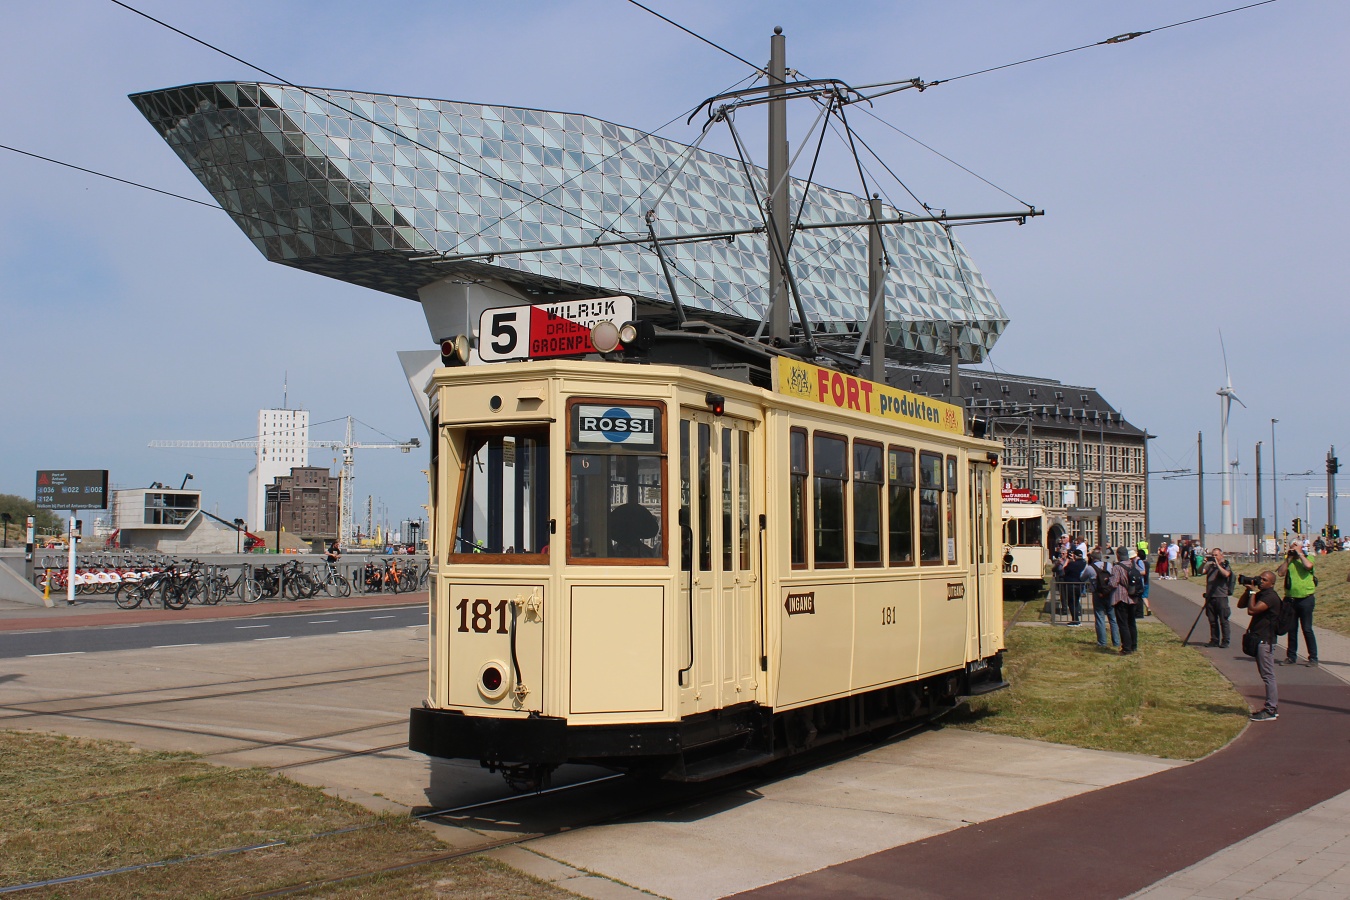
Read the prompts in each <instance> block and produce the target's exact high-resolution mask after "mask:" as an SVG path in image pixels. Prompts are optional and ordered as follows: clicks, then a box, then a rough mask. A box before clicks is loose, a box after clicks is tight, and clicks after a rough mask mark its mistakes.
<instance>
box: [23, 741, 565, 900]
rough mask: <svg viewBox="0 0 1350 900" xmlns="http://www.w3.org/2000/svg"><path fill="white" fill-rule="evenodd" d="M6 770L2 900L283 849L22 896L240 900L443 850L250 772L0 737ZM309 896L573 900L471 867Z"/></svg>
mask: <svg viewBox="0 0 1350 900" xmlns="http://www.w3.org/2000/svg"><path fill="white" fill-rule="evenodd" d="M0 759H3V760H4V778H3V780H0V887H6V886H13V885H17V884H25V883H29V882H33V881H41V880H47V879H53V878H60V877H62V876H67V875H76V874H81V873H85V872H93V871H99V870H104V869H113V868H118V867H121V866H130V865H136V864H139V863H150V862H159V861H163V860H172V859H178V858H182V857H187V856H196V855H200V854H210V853H211V852H212V851H219V850H227V849H233V848H239V847H247V846H253V845H258V844H267V843H270V842H274V841H284V842H285V843H284V844H281V845H279V846H273V847H268V848H266V849H258V850H250V851H248V852H245V853H236V854H232V855H222V856H216V857H213V858H205V859H198V860H194V861H191V862H186V863H183V864H181V865H174V866H169V867H164V868H152V869H145V870H142V871H138V872H128V873H124V874H119V875H111V876H108V877H105V878H98V879H94V880H91V881H84V882H75V883H71V884H65V885H58V886H53V887H50V888H46V889H43V890H35V891H31V892H25V893H24V896H38V897H91V898H92V897H97V898H100V900H102V898H112V900H121V898H141V897H175V898H177V897H216V896H237V895H240V894H247V893H252V892H256V891H263V890H267V889H272V888H281V887H285V886H288V885H293V884H298V883H302V882H304V881H306V880H310V879H322V878H328V877H335V876H338V875H342V874H345V873H349V872H352V871H357V870H363V869H373V868H378V867H381V866H388V865H396V864H398V863H402V862H409V861H412V860H415V859H418V858H421V857H425V856H430V855H434V854H436V853H437V852H444V850H445V848H444V846H443V845H442V844H440V843H439V842H438V841H437V840H435V838H433V837H432V836H431V835H430V834H429V833H428V832H427V831H425V830H424V829H422V828H420V827H418V826H417V825H415V824H413V823H412V822H410V821H409V820H407V819H406V818H403V817H399V816H385V815H378V814H376V813H372V812H370V811H369V810H366V809H365V808H363V807H360V806H357V805H356V804H353V803H348V802H346V801H342V800H337V799H335V798H333V797H330V796H328V795H327V794H324V793H323V792H321V791H319V790H318V789H317V788H312V787H308V786H306V785H301V784H298V783H296V782H293V781H289V780H287V779H285V778H281V777H278V776H275V775H269V774H267V773H265V772H262V771H259V770H256V769H226V768H221V767H217V766H211V765H208V764H206V763H204V762H201V761H200V760H198V759H197V758H196V757H195V756H193V755H191V754H185V753H151V752H141V751H138V750H136V749H135V748H133V747H130V746H128V745H126V744H120V743H113V742H109V741H90V740H81V739H76V738H68V737H62V736H59V735H49V734H36V733H31V732H12V731H0ZM343 829H350V830H346V831H342V830H343ZM339 831H341V833H333V832H339ZM307 896H324V897H351V898H356V897H380V898H402V897H426V896H437V897H507V898H574V897H575V896H576V895H574V894H571V893H569V892H567V891H563V890H560V889H557V888H555V887H552V886H550V885H547V884H544V883H542V882H538V881H535V880H533V879H531V878H529V877H527V876H525V875H523V874H521V873H519V872H516V871H514V870H512V869H509V868H506V867H504V866H501V865H498V864H497V863H495V862H492V861H490V860H486V859H482V858H472V857H470V858H465V859H460V860H455V861H452V862H447V863H441V864H437V865H434V866H426V867H421V868H418V869H413V870H410V871H408V872H404V873H399V874H396V875H390V876H384V877H380V878H378V879H367V880H365V881H362V882H356V883H352V884H349V885H344V886H342V887H340V888H329V889H326V890H324V891H322V892H321V893H312V894H308V895H307Z"/></svg>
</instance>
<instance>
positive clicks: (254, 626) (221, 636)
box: [0, 602, 427, 659]
mask: <svg viewBox="0 0 1350 900" xmlns="http://www.w3.org/2000/svg"><path fill="white" fill-rule="evenodd" d="M426 624H427V605H426V603H425V602H421V603H417V604H414V605H412V606H390V607H385V608H383V609H352V610H341V611H338V610H327V611H324V612H310V613H300V614H296V615H284V616H277V615H271V616H258V617H256V618H247V619H238V618H236V619H208V620H198V621H184V622H162V623H160V622H156V623H145V624H142V625H106V626H101V627H99V626H94V627H89V628H54V629H50V630H48V629H42V628H34V629H32V630H31V631H11V632H5V633H0V659H13V658H15V657H25V656H55V655H59V654H69V655H74V654H80V653H99V652H101V651H105V650H140V649H146V648H158V647H192V646H196V645H199V644H228V643H235V642H239V641H281V640H286V639H287V638H293V637H310V636H312V635H323V634H355V633H360V632H362V631H385V630H388V629H391V628H417V627H420V626H424V625H426Z"/></svg>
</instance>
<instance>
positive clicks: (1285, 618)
mask: <svg viewBox="0 0 1350 900" xmlns="http://www.w3.org/2000/svg"><path fill="white" fill-rule="evenodd" d="M1296 628H1298V610H1297V609H1295V608H1294V601H1293V600H1285V599H1281V600H1280V608H1279V609H1278V610H1276V612H1275V634H1277V635H1281V634H1289V633H1290V632H1292V631H1293V630H1294V629H1296Z"/></svg>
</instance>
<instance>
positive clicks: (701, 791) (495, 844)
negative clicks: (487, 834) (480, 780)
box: [238, 710, 950, 900]
mask: <svg viewBox="0 0 1350 900" xmlns="http://www.w3.org/2000/svg"><path fill="white" fill-rule="evenodd" d="M948 712H950V710H943V711H942V712H940V713H936V714H934V715H932V716H929V717H927V718H925V719H923V720H921V721H918V722H914V723H911V724H909V725H907V726H903V727H901V728H899V729H894V730H892V731H890V732H888V733H887V734H886V735H885V736H884V737H872V738H870V739H863V738H861V737H859V738H851V739H846V740H844V741H842V742H840V743H841V746H837V747H836V746H831V747H827V748H822V749H821V750H819V751H815V752H807V753H804V754H802V755H801V756H799V757H789V758H787V759H785V760H781V761H779V762H778V763H774V764H770V765H769V766H767V767H765V768H766V769H770V770H772V771H769V772H765V771H764V770H761V769H755V770H751V771H750V772H746V773H741V774H736V775H730V776H727V777H726V778H722V779H718V780H716V781H714V782H709V783H708V784H706V785H697V786H696V787H693V788H690V787H689V786H688V785H684V784H678V783H675V782H659V781H650V780H647V781H639V780H638V779H636V778H634V776H628V775H623V774H618V773H616V774H612V775H606V776H602V777H600V778H596V779H592V780H589V781H584V782H578V783H576V784H571V785H564V786H561V787H558V788H548V789H545V790H543V791H536V792H532V793H529V794H517V795H514V796H510V797H504V798H501V799H498V800H486V801H480V802H478V803H473V804H468V805H465V806H460V807H453V808H449V809H443V810H432V811H429V812H424V813H417V814H414V815H413V816H412V818H413V819H414V820H416V821H422V822H431V823H435V824H442V825H449V826H452V827H457V828H463V829H465V830H467V831H474V832H476V829H474V828H471V827H469V826H467V825H465V824H464V821H456V817H459V816H462V815H463V814H465V813H469V812H473V813H474V814H475V815H474V817H473V818H474V819H478V820H481V819H484V818H486V816H485V812H486V811H487V810H491V809H493V808H497V807H505V806H510V805H514V804H519V803H521V802H524V801H528V800H532V799H538V798H539V797H542V796H545V795H548V794H552V793H558V792H562V791H570V790H577V789H580V788H586V787H592V786H594V785H598V784H603V783H606V782H610V781H613V780H615V779H627V778H634V780H635V782H637V783H639V784H641V785H644V786H646V788H647V791H648V792H650V791H651V789H652V787H653V786H665V787H666V788H668V789H669V790H670V791H672V792H678V793H679V796H678V797H676V798H672V799H663V800H657V801H653V802H649V803H645V804H641V805H638V806H632V807H626V808H623V809H620V810H617V811H614V812H611V813H606V814H603V815H599V816H595V817H592V818H589V819H584V820H581V821H573V822H567V823H562V824H558V825H554V826H552V827H550V828H546V829H540V830H537V831H532V832H528V833H524V834H519V835H513V836H511V837H505V838H499V839H495V840H487V841H483V842H481V843H478V844H475V845H473V846H469V847H461V848H458V849H455V850H451V851H447V852H444V853H436V854H430V855H428V856H425V857H421V858H419V859H415V860H409V861H407V862H402V863H397V864H395V865H391V866H379V867H375V868H370V869H363V870H360V871H353V872H348V873H345V874H343V875H337V876H333V877H331V878H324V879H311V880H308V881H304V882H297V883H296V884H292V885H288V886H286V887H283V888H274V889H272V890H268V891H263V892H259V893H252V894H242V895H239V897H238V900H264V898H272V897H287V896H292V895H295V894H300V893H304V892H308V891H312V890H316V889H321V888H327V887H338V886H341V885H344V884H348V883H351V882H354V881H359V880H361V879H364V878H374V877H379V876H384V875H392V874H396V873H399V872H406V871H410V870H413V869H418V868H422V867H424V866H431V865H436V864H439V863H444V862H453V861H454V860H457V859H463V858H466V857H470V856H475V855H478V854H481V853H488V852H490V851H492V850H498V849H501V848H504V847H512V846H519V845H522V844H528V843H529V842H531V841H536V840H540V839H542V838H546V837H551V836H553V835H557V834H563V833H575V832H577V831H581V830H583V829H587V828H598V827H601V826H604V825H611V824H615V823H618V822H621V821H624V820H625V819H630V818H633V817H635V816H654V815H660V814H663V813H671V812H675V811H677V810H679V809H682V808H686V807H688V806H691V805H695V804H698V803H702V802H705V801H707V800H710V799H713V798H716V797H718V796H721V795H724V794H728V793H731V792H735V791H746V790H755V789H757V788H760V787H763V786H765V785H768V784H772V783H774V782H776V781H780V780H783V779H785V778H790V777H792V776H794V775H797V774H799V773H801V772H803V771H806V770H808V769H812V768H817V767H819V766H823V765H829V764H831V763H835V762H838V761H840V760H842V759H846V758H848V757H850V756H855V755H857V754H859V753H862V752H865V751H866V750H869V749H872V748H875V747H879V746H882V745H884V744H887V743H890V742H892V741H898V740H901V739H903V738H905V737H908V736H909V735H911V734H914V733H917V732H919V731H923V730H926V729H928V728H931V727H933V726H934V725H935V724H936V723H937V722H938V721H939V720H940V719H941V718H942V717H943V716H945V715H947V713H948Z"/></svg>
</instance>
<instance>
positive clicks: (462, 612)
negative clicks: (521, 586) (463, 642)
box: [455, 597, 511, 634]
mask: <svg viewBox="0 0 1350 900" xmlns="http://www.w3.org/2000/svg"><path fill="white" fill-rule="evenodd" d="M510 605H511V601H510V600H502V601H500V602H498V604H497V606H496V609H495V610H494V609H493V606H492V601H490V600H475V601H473V606H472V607H470V606H469V598H468V597H465V598H464V599H463V600H461V601H459V604H458V605H457V606H455V609H456V610H458V611H459V630H460V631H461V632H464V633H466V634H467V633H468V632H470V631H472V632H474V633H475V634H487V633H488V632H489V631H491V630H492V614H493V612H496V613H497V633H498V634H508V633H509V632H508V631H507V628H506V610H507V607H509V606H510Z"/></svg>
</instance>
